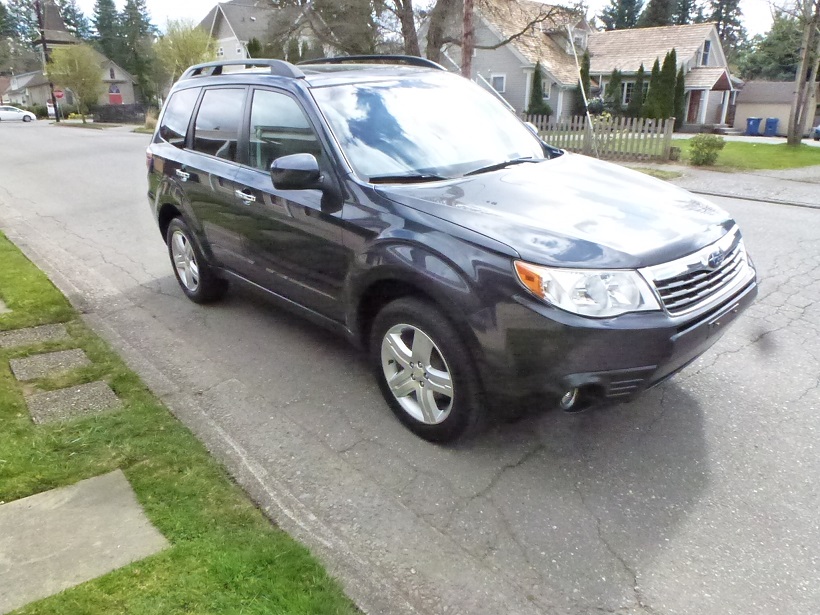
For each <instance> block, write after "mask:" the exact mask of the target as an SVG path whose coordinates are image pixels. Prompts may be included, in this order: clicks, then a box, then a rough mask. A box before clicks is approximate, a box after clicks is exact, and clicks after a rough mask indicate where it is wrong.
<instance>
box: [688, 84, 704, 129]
mask: <svg viewBox="0 0 820 615" xmlns="http://www.w3.org/2000/svg"><path fill="white" fill-rule="evenodd" d="M702 95H703V92H702V91H701V90H692V91H691V92H689V110H688V112H687V113H686V123H687V124H697V123H698V112H699V111H700V99H701V96H702Z"/></svg>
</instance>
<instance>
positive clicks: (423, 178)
mask: <svg viewBox="0 0 820 615" xmlns="http://www.w3.org/2000/svg"><path fill="white" fill-rule="evenodd" d="M442 179H449V177H441V176H440V175H430V174H427V173H418V174H415V175H413V174H410V175H374V176H373V177H371V178H370V183H371V184H418V183H422V182H435V181H441V180H442Z"/></svg>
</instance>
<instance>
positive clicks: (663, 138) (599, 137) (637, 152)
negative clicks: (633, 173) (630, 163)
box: [524, 115, 675, 160]
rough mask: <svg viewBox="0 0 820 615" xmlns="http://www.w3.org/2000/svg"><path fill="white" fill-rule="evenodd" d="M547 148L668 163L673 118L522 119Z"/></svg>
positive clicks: (526, 117) (527, 116) (543, 117)
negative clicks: (532, 127)
mask: <svg viewBox="0 0 820 615" xmlns="http://www.w3.org/2000/svg"><path fill="white" fill-rule="evenodd" d="M524 120H525V121H527V122H531V123H532V124H534V125H535V126H536V127H537V128H538V134H539V135H540V136H541V138H542V139H544V140H545V141H546V142H547V143H549V144H550V145H554V146H555V147H560V148H561V149H565V150H569V151H571V152H577V153H580V154H586V155H587V156H596V157H598V158H604V159H606V160H669V153H670V150H671V147H672V129H673V128H674V125H675V120H674V118H672V119H668V120H647V119H644V118H633V117H593V118H592V128H590V125H589V121H588V120H587V118H586V117H585V116H575V117H568V118H560V119H553V120H550V119H549V117H547V116H545V115H525V116H524Z"/></svg>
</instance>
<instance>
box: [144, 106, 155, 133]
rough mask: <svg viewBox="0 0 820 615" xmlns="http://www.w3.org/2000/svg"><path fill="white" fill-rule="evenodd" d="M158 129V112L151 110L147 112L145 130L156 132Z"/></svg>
mask: <svg viewBox="0 0 820 615" xmlns="http://www.w3.org/2000/svg"><path fill="white" fill-rule="evenodd" d="M156 127H157V111H156V110H155V109H149V110H148V111H146V112H145V129H146V130H154V129H155V128H156Z"/></svg>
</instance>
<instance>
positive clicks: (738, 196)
mask: <svg viewBox="0 0 820 615" xmlns="http://www.w3.org/2000/svg"><path fill="white" fill-rule="evenodd" d="M676 185H677V184H676ZM680 187H681V188H684V189H685V190H688V191H689V192H693V193H695V194H703V195H706V196H718V197H723V198H725V199H740V200H742V201H754V202H755V203H770V204H774V205H788V206H789V207H801V208H803V209H820V204H817V205H813V204H811V203H801V202H799V201H784V200H781V199H772V198H766V199H764V198H760V197H756V196H745V195H742V194H730V193H726V192H711V191H708V190H697V189H695V188H686V187H685V186H680Z"/></svg>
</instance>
